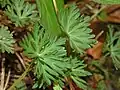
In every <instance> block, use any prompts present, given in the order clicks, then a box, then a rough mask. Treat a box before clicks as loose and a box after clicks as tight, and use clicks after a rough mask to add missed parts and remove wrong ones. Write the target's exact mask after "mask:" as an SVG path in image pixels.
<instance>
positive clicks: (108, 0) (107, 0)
mask: <svg viewBox="0 0 120 90" xmlns="http://www.w3.org/2000/svg"><path fill="white" fill-rule="evenodd" d="M93 1H95V2H97V3H100V4H120V0H93Z"/></svg>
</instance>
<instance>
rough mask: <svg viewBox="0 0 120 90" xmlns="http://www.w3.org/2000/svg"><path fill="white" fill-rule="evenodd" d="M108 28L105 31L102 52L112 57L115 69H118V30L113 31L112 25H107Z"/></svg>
mask: <svg viewBox="0 0 120 90" xmlns="http://www.w3.org/2000/svg"><path fill="white" fill-rule="evenodd" d="M108 28H109V32H108V33H107V37H106V42H105V44H104V49H103V52H104V53H105V54H106V56H110V57H111V58H112V61H113V64H114V66H115V67H116V69H120V32H119V31H117V32H114V31H115V30H114V26H111V25H109V26H108Z"/></svg>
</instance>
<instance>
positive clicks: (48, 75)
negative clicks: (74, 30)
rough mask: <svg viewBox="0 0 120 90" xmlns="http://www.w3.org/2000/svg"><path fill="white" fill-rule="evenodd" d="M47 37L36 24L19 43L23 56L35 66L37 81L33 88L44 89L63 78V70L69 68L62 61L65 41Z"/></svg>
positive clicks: (64, 52)
mask: <svg viewBox="0 0 120 90" xmlns="http://www.w3.org/2000/svg"><path fill="white" fill-rule="evenodd" d="M49 37H50V35H49V34H48V33H47V32H46V31H44V29H43V28H41V27H39V25H38V24H36V25H35V26H34V31H33V32H32V33H28V35H27V36H25V38H24V39H23V40H22V42H21V43H20V45H21V46H22V47H23V48H24V54H25V55H26V56H28V57H29V58H32V59H33V61H34V64H35V66H34V70H35V71H34V72H35V75H36V77H37V81H36V83H35V85H34V88H36V87H39V88H41V87H46V86H48V85H51V83H52V82H54V81H55V82H56V81H58V80H60V77H61V76H64V70H66V68H67V66H69V64H68V62H67V61H66V59H64V57H65V56H66V50H65V48H64V47H63V46H62V45H64V43H65V39H62V38H59V39H57V38H49ZM60 82H61V83H62V81H60Z"/></svg>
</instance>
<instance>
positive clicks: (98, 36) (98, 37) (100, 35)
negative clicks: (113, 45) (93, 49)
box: [95, 30, 104, 40]
mask: <svg viewBox="0 0 120 90" xmlns="http://www.w3.org/2000/svg"><path fill="white" fill-rule="evenodd" d="M103 33H104V31H103V30H102V31H101V32H100V33H99V34H98V35H97V36H96V37H95V39H96V40H97V39H98V38H99V37H100V36H101V35H102V34H103Z"/></svg>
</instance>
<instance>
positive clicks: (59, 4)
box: [55, 0, 64, 12]
mask: <svg viewBox="0 0 120 90" xmlns="http://www.w3.org/2000/svg"><path fill="white" fill-rule="evenodd" d="M55 1H56V5H57V9H58V12H60V11H61V10H63V9H64V0H55Z"/></svg>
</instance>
